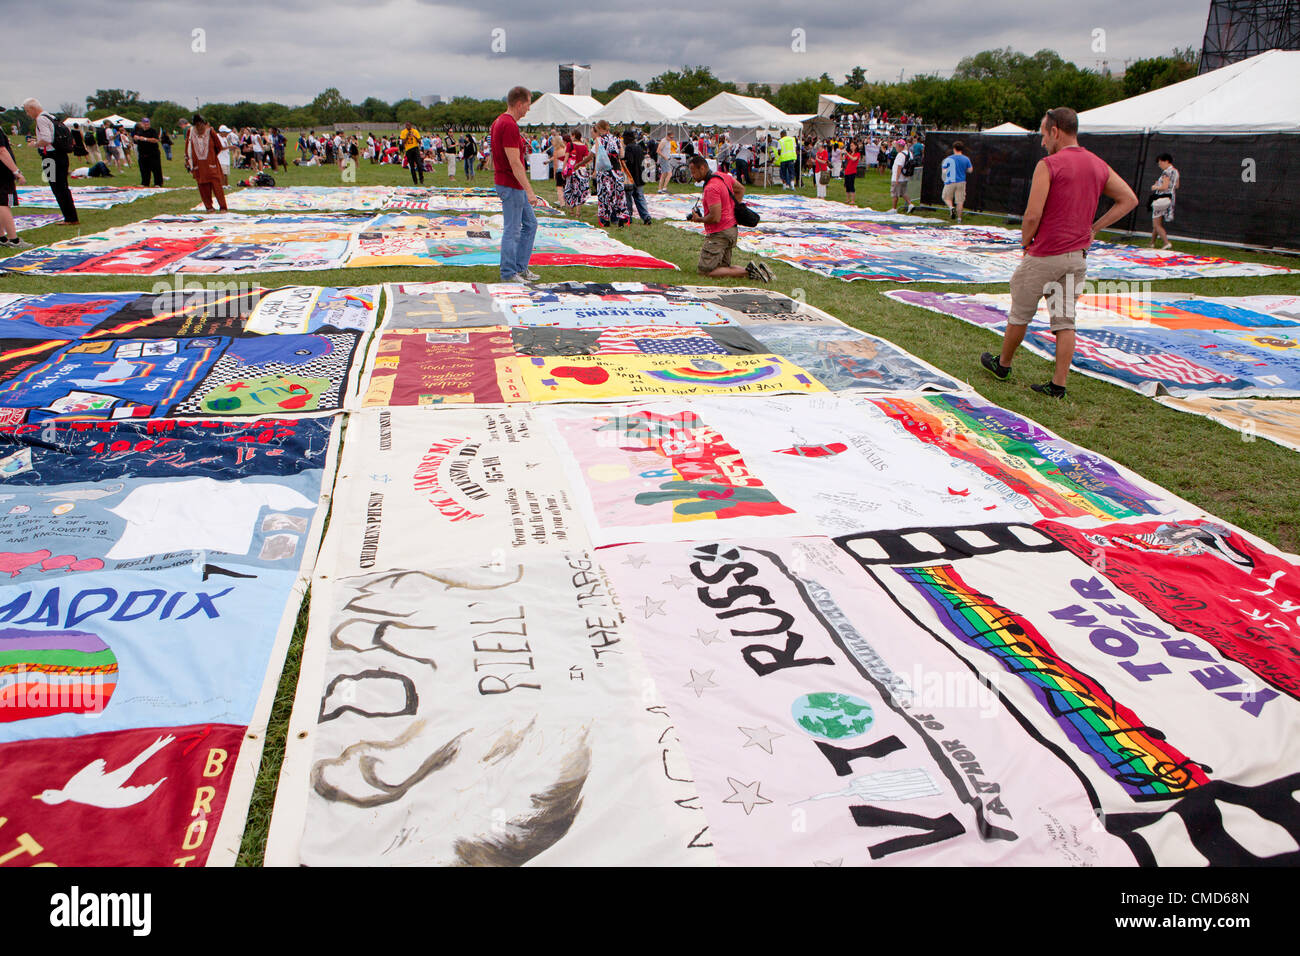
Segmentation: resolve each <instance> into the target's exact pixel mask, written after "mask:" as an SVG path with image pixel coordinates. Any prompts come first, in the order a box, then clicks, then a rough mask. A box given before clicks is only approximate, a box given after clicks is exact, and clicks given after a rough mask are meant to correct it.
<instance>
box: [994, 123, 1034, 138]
mask: <svg viewBox="0 0 1300 956" xmlns="http://www.w3.org/2000/svg"><path fill="white" fill-rule="evenodd" d="M984 132H986V133H997V134H999V135H1001V134H1003V133H1028V132H1029V130H1027V129H1025V128H1024V127H1023V126H1017V125H1016V124H1015V123H1001V124H999V125H997V126H994V127H992V128H990V129H986V130H985V131H984Z"/></svg>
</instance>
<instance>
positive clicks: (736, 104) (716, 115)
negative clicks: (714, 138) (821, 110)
mask: <svg viewBox="0 0 1300 956" xmlns="http://www.w3.org/2000/svg"><path fill="white" fill-rule="evenodd" d="M682 123H683V124H685V125H686V126H721V127H726V128H727V129H789V130H797V129H799V127H800V125H801V124H800V122H799V120H797V119H795V118H794V117H793V116H788V115H787V114H785V113H782V112H781V111H780V110H779V109H777V108H776V107H775V106H773V105H772V104H771V103H769V102H768V101H767V100H764V99H760V98H759V97H757V96H741V95H739V94H738V93H726V92H723V93H719V94H718V95H717V96H715V97H713V99H711V100H707V101H705V102H703V103H701V104H700V105H699V106H697V107H695V109H693V110H691V111H690V112H688V113H687V114H686V115H685V116H684V117H682Z"/></svg>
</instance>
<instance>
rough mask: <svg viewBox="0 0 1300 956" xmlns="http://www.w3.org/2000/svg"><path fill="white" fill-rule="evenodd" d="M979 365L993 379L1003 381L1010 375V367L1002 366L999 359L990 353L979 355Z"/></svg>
mask: <svg viewBox="0 0 1300 956" xmlns="http://www.w3.org/2000/svg"><path fill="white" fill-rule="evenodd" d="M980 364H981V365H983V366H984V367H985V368H986V369H988V370H989V371H990V372H992V373H993V377H994V378H999V379H1005V378H1006V377H1007V376H1008V375H1010V374H1011V366H1010V365H1003V364H1002V359H1001V357H999V356H997V355H994V354H993V353H992V352H985V353H984V354H983V355H981V356H980Z"/></svg>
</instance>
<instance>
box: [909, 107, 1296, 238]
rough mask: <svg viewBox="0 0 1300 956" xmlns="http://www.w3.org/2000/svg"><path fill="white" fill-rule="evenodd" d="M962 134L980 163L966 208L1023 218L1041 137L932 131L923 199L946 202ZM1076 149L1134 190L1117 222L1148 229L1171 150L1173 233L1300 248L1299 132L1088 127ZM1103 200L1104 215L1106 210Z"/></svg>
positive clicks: (970, 181)
mask: <svg viewBox="0 0 1300 956" xmlns="http://www.w3.org/2000/svg"><path fill="white" fill-rule="evenodd" d="M955 140H961V141H962V142H963V143H964V144H965V147H966V155H967V156H969V157H970V159H971V162H972V163H973V164H974V165H973V167H972V169H971V172H970V175H969V176H968V177H967V180H966V208H967V209H969V210H971V211H973V212H986V213H1003V214H1007V215H1013V216H1019V215H1020V214H1022V213H1023V212H1024V210H1025V204H1026V203H1027V202H1028V200H1029V186H1030V182H1031V180H1032V179H1033V175H1034V167H1035V166H1036V165H1037V163H1038V161H1039V160H1040V159H1042V158H1043V156H1044V155H1046V154H1045V153H1044V151H1043V148H1042V144H1041V141H1040V137H1039V135H1038V134H1037V133H1025V134H1023V135H1019V134H1017V135H1009V136H1006V135H996V134H988V133H961V132H946V131H943V132H933V133H929V134H927V136H926V138H925V158H924V161H923V174H922V180H921V201H922V202H924V203H926V204H927V205H938V204H940V203H941V202H942V201H943V198H942V193H943V177H942V174H941V172H940V164H941V163H942V162H943V160H944V158H945V157H947V156H948V155H950V154H951V153H952V143H953V142H954V141H955ZM1079 145H1081V146H1083V147H1084V148H1085V149H1089V150H1091V151H1092V152H1094V153H1096V154H1097V155H1098V156H1100V157H1101V158H1102V159H1104V160H1105V161H1106V162H1107V163H1109V164H1110V167H1111V168H1112V169H1114V170H1115V171H1116V172H1117V173H1119V174H1120V175H1121V176H1122V177H1123V178H1124V180H1125V181H1126V182H1127V183H1128V184H1129V185H1130V186H1132V187H1133V191H1134V192H1135V193H1137V196H1138V201H1139V204H1138V208H1137V210H1136V211H1135V212H1133V213H1132V214H1131V215H1129V216H1126V217H1125V218H1124V219H1123V220H1121V221H1120V222H1119V223H1117V228H1121V229H1131V230H1137V231H1146V230H1149V229H1150V228H1151V214H1150V212H1148V211H1147V207H1146V199H1147V196H1148V195H1149V193H1150V192H1151V186H1152V185H1153V184H1154V183H1155V181H1156V179H1158V178H1159V175H1160V172H1159V165H1158V163H1157V161H1156V158H1157V157H1158V156H1160V155H1161V154H1163V153H1169V154H1170V155H1172V156H1173V159H1174V167H1175V168H1176V169H1177V170H1178V172H1179V176H1180V184H1179V189H1178V194H1177V203H1176V206H1175V208H1174V219H1173V221H1172V222H1170V223H1168V229H1169V231H1170V232H1171V233H1173V234H1174V235H1178V236H1188V237H1191V238H1195V239H1206V240H1210V241H1221V242H1237V243H1243V244H1246V245H1256V246H1266V247H1277V248H1285V249H1300V189H1297V188H1296V182H1297V178H1298V177H1300V134H1295V133H1254V134H1235V133H1220V134H1206V135H1199V134H1173V133H1152V134H1144V133H1107V134H1101V133H1084V134H1081V135H1080V136H1079ZM1109 205H1110V201H1109V200H1108V199H1106V198H1105V197H1102V201H1101V203H1100V205H1099V207H1098V208H1099V212H1100V211H1102V210H1105V209H1106V208H1109Z"/></svg>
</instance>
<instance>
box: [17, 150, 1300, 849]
mask: <svg viewBox="0 0 1300 956" xmlns="http://www.w3.org/2000/svg"><path fill="white" fill-rule="evenodd" d="M16 154H17V158H18V161H19V163H20V164H21V166H22V168H23V171H24V173H25V174H26V176H27V177H28V179H29V181H30V182H32V183H33V184H35V183H38V182H39V175H38V173H39V162H38V160H37V158H36V156H35V150H34V149H32V148H31V147H19V148H18V149H17V151H16ZM175 155H177V156H178V157H179V156H180V152H179V150H178V151H176V152H175ZM458 172H460V171H458ZM163 173H164V175H165V176H170V177H171V178H172V181H171V182H169V183H167V184H166V185H168V186H173V187H177V186H181V187H188V188H185V189H183V190H182V191H179V192H176V193H171V194H167V195H163V196H158V197H156V198H153V199H142V200H139V201H137V202H135V203H131V204H129V205H125V206H119V207H117V208H115V209H108V210H86V211H84V212H82V213H80V218H81V223H82V225H81V231H83V232H87V233H91V232H99V231H101V230H103V229H105V228H108V227H110V226H117V225H124V224H126V223H130V222H135V221H137V220H140V219H146V218H148V217H150V216H154V215H159V214H163V213H179V212H185V211H187V210H189V209H191V208H192V207H193V206H195V205H197V204H198V201H199V200H198V191H197V190H196V189H194V188H193V181H192V180H191V179H190V177H189V176H188V175H187V174H186V172H185V168H184V166H183V164H182V163H181V162H179V161H173V162H170V163H169V162H167V161H165V160H164V162H163ZM246 175H247V174H246V172H244V171H237V172H235V173H232V179H233V178H244V177H245V176H246ZM274 175H275V179H276V182H277V184H278V185H282V186H296V185H332V186H338V185H345V184H344V183H343V182H342V180H341V178H340V175H339V172H338V170H337V169H334V168H332V167H326V168H320V167H309V168H298V167H292V168H291V169H290V170H289V171H288V172H287V173H286V172H277V173H275V174H274ZM410 181H411V180H410V174H409V173H407V172H406V170H404V169H402V168H401V167H393V166H374V165H370V164H369V163H367V162H362V163H361V165H360V167H359V168H358V170H357V176H356V184H357V185H375V184H392V185H401V184H406V183H409V182H410ZM83 182H85V181H83ZM91 182H96V183H108V184H114V185H134V184H137V183H138V182H139V179H138V175H137V174H136V171H135V170H134V169H132V170H128V171H127V174H126V175H119V176H116V177H114V178H113V179H109V180H93V181H91ZM466 184H467V183H466V181H465V179H464V177H463V175H458V176H457V178H456V180H455V181H454V183H451V182H449V181H448V179H447V176H446V166H445V165H443V166H441V167H439V168H438V169H436V170H435V171H434V172H433V173H432V174H426V175H425V185H426V186H444V185H460V186H464V185H466ZM473 185H481V186H488V185H491V174H490V173H480V174H479V175H478V176H477V177H476V179H475V181H474V183H473ZM537 185H539V186H540V193H541V195H543V196H544V197H545V198H546V199H548V200H550V201H554V199H555V196H554V184H553V183H552V184H547V183H540V184H537ZM672 189H673V191H674V192H677V191H696V190H695V187H690V186H677V185H674V186H673V187H672ZM769 191H772V192H778V191H779V189H774V190H769ZM801 191H802V192H804V193H805V194H807V195H813V194H814V192H815V190H814V188H813V186H812V183H811V181H810V180H809V181H806V182H805V185H804V187H803V189H802V190H801ZM888 192H889V186H888V177H887V176H886V175H884V174H880V173H877V172H875V171H871V172H869V173H868V174H867V175H866V176H865V177H863V179H862V180H861V181H860V182H859V185H858V192H857V198H858V202H859V204H861V205H864V206H870V207H872V208H874V209H885V208H887V207H888V205H889V201H888ZM828 198H830V199H834V200H839V201H843V200H844V187H843V183H842V182H833V183H831V185H830V187H829V196H828ZM42 211H43V210H42ZM930 214H931V215H933V216H935V217H936V218H937V219H940V220H942V221H943V222H947V221H948V218H947V213H946V211H945V210H942V209H940V210H939V211H937V212H932V213H930ZM581 215H582V217H583V218H584V219H586V220H587V221H589V222H592V223H594V222H595V211H594V208H593V207H588V208H587V209H584V210H582V212H581ZM966 222H967V223H981V222H982V223H987V224H992V225H1002V224H1003V223H1004V220H1003V218H1002V217H1000V216H979V215H975V214H968V215H967V216H966ZM75 231H76V230H75V229H73V228H71V227H64V226H47V227H45V228H43V229H36V230H32V231H31V232H29V233H26V234H24V238H26V239H28V240H29V241H31V242H35V243H45V242H52V241H55V240H57V239H61V238H68V237H69V236H70V235H71V234H72V233H74V232H75ZM611 231H612V232H613V233H614V234H615V235H616V236H618V237H619V238H620V239H622V240H623V241H625V242H627V243H628V244H629V245H632V246H635V247H636V248H639V249H642V250H644V251H646V252H648V253H650V254H651V255H654V256H657V257H659V258H661V259H665V260H667V261H670V262H674V263H676V264H677V265H678V267H679V268H680V269H681V271H680V272H677V273H668V272H664V271H657V270H638V269H627V270H605V269H599V270H581V269H575V268H572V267H567V268H545V267H541V268H537V269H536V271H537V272H539V274H540V275H541V276H542V278H543V279H544V280H546V281H563V280H566V279H581V278H597V277H598V278H599V279H601V280H606V281H620V280H622V281H649V282H670V283H680V284H712V285H737V286H739V285H752V284H753V283H752V282H750V281H748V280H739V279H738V280H731V281H728V280H715V279H703V278H701V277H699V276H698V275H697V274H696V272H695V262H696V259H697V256H698V253H699V245H700V238H699V236H697V235H695V234H693V233H690V232H686V231H683V230H679V229H675V228H673V227H671V226H669V225H667V224H665V223H662V222H656V223H655V224H654V225H652V226H642V225H640V224H639V223H636V224H634V225H632V226H629V227H627V228H625V229H623V230H617V229H615V230H611ZM1118 241H1124V240H1123V239H1122V238H1119V239H1118ZM1177 245H1178V247H1179V248H1183V249H1187V251H1189V252H1197V253H1202V254H1205V255H1220V256H1224V257H1227V258H1231V259H1241V260H1248V261H1260V262H1271V263H1275V264H1280V265H1286V266H1291V267H1292V268H1300V259H1296V258H1289V257H1280V256H1271V255H1264V254H1260V253H1253V252H1249V251H1246V250H1238V249H1232V248H1228V247H1222V246H1213V245H1208V244H1201V243H1186V244H1181V243H1180V244H1177ZM738 261H740V262H742V263H743V261H744V260H743V259H740V260H738ZM768 264H769V265H770V266H771V268H772V271H773V272H774V273H775V275H776V280H775V282H774V283H773V285H772V287H773V288H775V289H777V290H779V291H781V292H785V293H788V294H794V295H801V296H802V297H803V298H804V299H805V300H806V301H807V302H808V303H809V304H811V305H815V306H818V307H819V308H822V309H825V310H826V311H827V312H830V313H831V314H832V315H835V316H837V317H839V318H840V319H843V320H844V321H845V322H848V323H849V324H851V325H854V326H857V327H858V328H861V329H863V330H865V331H868V332H872V333H875V334H877V335H880V336H883V337H884V338H887V339H889V340H890V341H892V342H895V343H897V344H898V345H899V346H901V347H902V348H905V349H907V350H908V351H909V352H911V353H913V354H914V355H917V356H919V357H920V358H922V359H925V360H926V361H927V362H930V363H931V364H933V365H936V366H938V367H939V368H941V369H943V370H944V371H946V372H947V373H948V374H950V375H952V376H955V377H956V378H959V379H961V380H963V381H967V382H970V383H971V384H972V385H974V386H975V388H976V389H977V390H978V391H979V392H980V393H981V394H982V395H984V397H986V398H987V399H989V400H990V401H992V402H994V403H996V404H998V405H1001V406H1003V407H1005V408H1008V409H1011V410H1012V411H1015V412H1019V413H1021V414H1023V415H1026V416H1028V417H1030V418H1032V419H1034V420H1036V421H1038V422H1040V423H1042V424H1043V425H1045V426H1046V427H1048V428H1050V429H1052V430H1053V431H1055V432H1057V433H1058V434H1060V435H1062V436H1063V437H1065V438H1067V439H1069V440H1070V441H1073V442H1075V443H1077V444H1079V445H1082V446H1084V447H1085V448H1090V449H1092V450H1094V451H1097V452H1100V453H1101V454H1104V455H1107V456H1109V457H1110V458H1113V459H1114V460H1116V461H1118V462H1120V463H1121V464H1124V465H1127V466H1128V467H1129V468H1132V469H1133V470H1135V471H1137V472H1138V473H1139V474H1141V475H1143V476H1144V477H1145V478H1147V479H1149V480H1151V481H1153V482H1155V483H1156V484H1159V485H1162V486H1164V487H1165V488H1168V489H1169V490H1170V491H1173V492H1174V493H1176V494H1178V495H1181V496H1182V497H1184V498H1186V499H1188V500H1189V501H1191V502H1193V503H1194V504H1196V505H1197V506H1199V507H1201V508H1204V509H1205V510H1206V511H1208V512H1210V513H1211V514H1214V515H1218V516H1219V517H1221V518H1223V519H1225V520H1227V521H1230V522H1232V523H1234V524H1237V525H1240V526H1241V527H1243V528H1245V529H1247V530H1248V531H1251V532H1253V533H1255V534H1257V535H1259V536H1260V537H1262V538H1265V539H1267V540H1269V541H1271V542H1273V543H1274V544H1276V545H1278V546H1279V547H1281V548H1283V549H1284V550H1287V551H1291V552H1296V551H1300V454H1297V453H1296V452H1293V451H1290V450H1288V449H1285V448H1282V447H1281V446H1279V445H1275V444H1273V443H1272V442H1268V441H1264V440H1262V439H1260V440H1256V441H1250V442H1248V441H1245V440H1244V439H1243V436H1241V435H1240V434H1238V433H1237V432H1234V431H1232V430H1230V429H1228V428H1225V427H1223V426H1222V425H1218V424H1216V423H1214V422H1212V421H1210V420H1208V419H1204V418H1200V417H1198V416H1195V415H1187V414H1183V413H1181V412H1176V411H1173V410H1172V409H1167V408H1165V407H1164V406H1162V405H1159V404H1157V403H1156V402H1154V401H1152V400H1151V399H1148V398H1144V397H1143V396H1141V395H1139V394H1137V393H1136V392H1131V391H1128V390H1127V389H1123V388H1119V387H1118V386H1115V385H1111V384H1108V383H1106V382H1101V381H1098V380H1096V379H1091V378H1087V377H1085V376H1082V375H1074V376H1072V377H1071V379H1070V392H1069V396H1068V397H1067V398H1066V399H1064V400H1061V401H1055V400H1051V399H1047V398H1045V397H1042V396H1039V395H1037V394H1035V393H1034V392H1031V391H1030V390H1029V387H1028V386H1029V384H1030V383H1033V382H1043V381H1047V379H1048V378H1049V377H1050V376H1051V367H1050V365H1049V363H1048V362H1047V361H1045V360H1043V359H1039V358H1037V357H1035V356H1033V355H1030V354H1028V353H1025V352H1022V353H1021V354H1020V355H1018V356H1017V359H1016V371H1015V373H1014V374H1013V375H1012V377H1011V378H1010V379H1009V380H1008V381H1005V382H999V381H997V380H995V379H993V378H992V377H991V376H990V375H988V374H987V373H986V372H985V371H984V370H983V369H982V368H981V367H980V365H979V354H980V352H982V351H986V350H987V351H996V348H995V346H996V344H997V341H998V339H997V338H996V337H994V336H993V335H991V334H990V333H989V332H987V331H984V330H982V329H978V328H975V327H974V326H970V325H967V324H965V323H963V322H960V321H958V320H956V319H951V318H948V317H945V316H941V315H937V314H934V313H931V312H926V311H923V310H920V309H915V308H912V307H909V306H906V305H903V304H902V303H898V302H894V301H892V300H891V299H888V298H886V297H885V296H883V295H882V294H881V292H882V291H883V290H885V289H888V288H894V287H896V285H895V284H893V283H889V282H863V281H859V282H842V281H840V280H837V279H829V278H825V277H823V276H819V275H817V274H815V273H812V272H806V271H804V270H801V269H796V268H794V267H792V266H789V265H786V264H784V263H781V262H777V261H775V260H769V261H768ZM164 278H166V279H167V280H168V281H171V280H170V277H130V276H107V277H94V276H86V277H81V276H76V277H73V276H31V277H27V276H21V277H20V276H8V277H5V278H0V292H31V293H34V292H49V291H66V292H77V291H87V292H89V291H102V290H122V289H138V290H147V289H149V288H150V287H151V286H152V285H153V284H154V283H156V282H159V281H162V280H163V279H164ZM188 278H190V279H197V278H199V277H188ZM219 278H221V279H227V280H228V279H229V277H219ZM241 278H243V279H246V280H249V281H257V282H261V283H263V284H264V285H266V286H268V287H275V286H278V285H287V284H291V283H307V284H315V285H364V284H368V283H379V282H402V281H436V280H439V279H455V280H463V281H471V282H495V281H497V280H498V276H497V270H496V269H495V268H494V267H473V268H444V269H436V268H405V267H396V268H381V269H342V270H334V271H329V272H306V273H292V272H273V273H264V274H258V275H251V276H242V277H241ZM914 286H915V287H916V288H920V289H935V290H940V291H954V292H960V291H966V292H977V291H987V292H1005V291H1007V289H1006V286H1005V285H981V286H971V285H951V284H945V283H915V284H914ZM1152 288H1153V290H1154V291H1157V292H1187V293H1196V294H1200V295H1258V294H1289V295H1297V294H1300V274H1296V275H1290V276H1273V277H1258V278H1241V279H1192V280H1169V281H1166V282H1155V283H1152ZM800 290H802V291H800ZM305 608H306V605H305V604H304V611H303V613H302V614H301V615H300V616H299V620H298V627H297V630H296V632H295V635H294V643H293V646H292V648H291V649H290V653H289V659H288V661H287V663H286V666H285V671H284V674H283V675H282V677H281V681H280V687H279V692H278V695H277V698H276V706H275V711H274V713H273V715H272V718H271V723H270V726H269V727H268V731H267V739H266V753H265V756H264V758H263V761H262V768H261V773H260V776H259V779H258V784H257V788H256V790H255V792H254V797H253V805H252V808H251V811H250V814H249V820H248V827H247V830H246V831H245V834H244V844H243V849H242V852H241V854H240V859H239V862H240V864H241V865H256V864H259V863H260V862H261V859H262V852H263V848H264V846H265V841H266V830H267V826H268V825H269V822H270V814H271V805H272V800H273V798H274V791H275V782H276V778H277V776H278V774H279V769H280V761H281V758H282V756H283V752H284V737H285V733H286V731H287V724H288V718H289V710H290V708H291V706H292V702H293V693H294V687H295V684H296V682H297V671H298V663H299V661H300V659H301V654H302V637H303V632H304V629H305V622H306V610H305Z"/></svg>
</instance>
